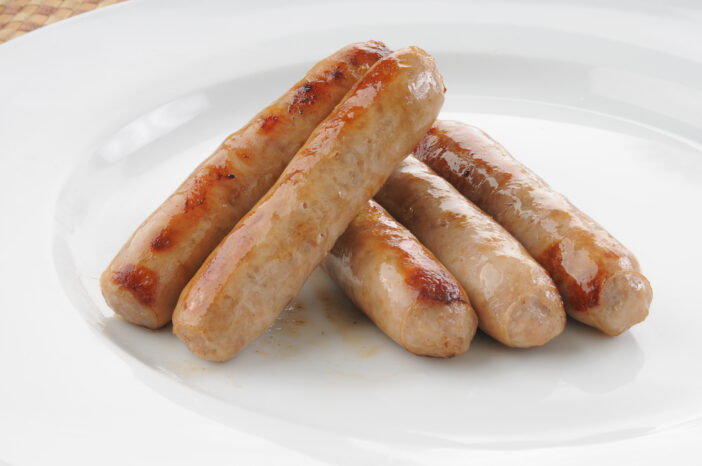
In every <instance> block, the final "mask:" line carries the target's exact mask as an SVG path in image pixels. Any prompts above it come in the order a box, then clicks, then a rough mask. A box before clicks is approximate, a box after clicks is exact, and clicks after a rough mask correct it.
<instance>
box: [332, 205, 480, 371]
mask: <svg viewBox="0 0 702 466" xmlns="http://www.w3.org/2000/svg"><path fill="white" fill-rule="evenodd" d="M322 267H323V268H324V270H325V271H326V272H327V273H328V274H329V276H330V277H332V279H333V280H334V281H335V282H336V283H337V284H338V285H339V286H340V287H341V288H342V289H343V290H344V292H345V293H346V295H347V296H348V297H349V298H350V299H351V300H352V301H353V302H354V303H355V304H356V305H357V306H358V307H359V308H360V309H361V310H363V312H365V313H366V315H367V316H368V317H370V319H371V320H372V321H373V322H375V323H376V325H378V327H380V329H381V330H382V331H383V332H385V333H386V334H387V335H388V336H389V337H390V338H392V339H393V340H395V341H396V342H397V343H399V344H400V345H402V346H403V347H404V348H405V349H407V351H410V352H412V353H414V354H418V355H420V356H435V357H444V358H445V357H451V356H455V355H458V354H462V353H465V352H466V351H467V350H468V347H469V345H470V342H471V340H472V339H473V336H474V335H475V331H476V328H477V326H478V319H477V318H476V316H475V312H474V311H473V308H472V307H471V305H470V302H469V300H468V296H466V294H465V291H463V288H461V285H459V284H458V282H457V281H456V279H455V278H454V277H453V276H452V275H451V273H450V272H449V271H448V270H446V267H444V266H443V265H442V264H441V263H440V262H439V261H438V260H437V259H436V257H434V255H433V254H432V253H431V252H429V250H427V249H426V248H425V247H424V246H422V244H421V243H420V242H419V241H418V240H417V238H415V237H414V236H413V235H412V233H410V232H409V231H408V230H407V229H406V228H405V227H403V226H402V225H400V224H399V223H397V221H395V219H394V218H392V217H391V216H390V214H388V213H387V212H386V211H385V209H383V208H382V207H381V206H380V205H378V204H377V203H376V202H375V201H368V205H367V206H366V207H365V208H364V209H363V210H362V211H361V212H360V213H359V214H358V215H357V216H356V218H354V219H353V221H352V222H351V224H350V225H349V227H348V228H347V229H346V231H345V232H344V234H343V235H341V237H340V238H339V239H338V240H337V242H336V244H335V245H334V248H333V249H332V250H331V252H330V253H329V255H328V256H327V257H326V258H325V259H324V262H322Z"/></svg>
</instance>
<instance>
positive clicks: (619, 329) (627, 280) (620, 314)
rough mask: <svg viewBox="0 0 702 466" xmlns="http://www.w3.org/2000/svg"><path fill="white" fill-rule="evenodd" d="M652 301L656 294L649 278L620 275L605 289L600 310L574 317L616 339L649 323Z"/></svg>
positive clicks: (625, 272)
mask: <svg viewBox="0 0 702 466" xmlns="http://www.w3.org/2000/svg"><path fill="white" fill-rule="evenodd" d="M652 300H653V290H652V288H651V284H650V283H649V281H648V280H647V279H646V277H644V276H643V275H642V274H640V273H639V272H635V271H633V270H626V271H620V272H617V273H615V274H614V275H612V276H611V277H609V278H607V280H606V281H605V282H604V284H603V285H602V289H601V291H600V303H599V305H598V306H596V307H593V308H590V309H588V310H587V312H578V311H575V310H572V309H571V310H570V315H571V316H572V317H573V318H575V319H577V320H579V321H581V322H583V323H585V324H588V325H592V326H594V327H596V328H598V329H600V330H601V331H602V332H604V333H606V334H607V335H610V336H616V335H619V334H620V333H623V332H625V331H626V330H627V329H629V328H630V327H631V326H633V325H635V324H638V323H639V322H642V321H643V320H644V319H646V317H647V316H648V310H649V307H650V306H651V301H652Z"/></svg>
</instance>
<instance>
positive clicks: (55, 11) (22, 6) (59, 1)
mask: <svg viewBox="0 0 702 466" xmlns="http://www.w3.org/2000/svg"><path fill="white" fill-rule="evenodd" d="M123 1H124V0H0V44H2V43H3V42H6V41H8V40H10V39H14V38H15V37H18V36H21V35H22V34H26V33H28V32H30V31H33V30H35V29H37V28H40V27H42V26H46V25H47V24H51V23H55V22H56V21H60V20H62V19H65V18H68V17H70V16H75V15H79V14H81V13H85V12H86V11H90V10H94V9H96V8H100V7H103V6H107V5H113V4H115V3H119V2H123Z"/></svg>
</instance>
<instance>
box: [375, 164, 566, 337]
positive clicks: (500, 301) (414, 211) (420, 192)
mask: <svg viewBox="0 0 702 466" xmlns="http://www.w3.org/2000/svg"><path fill="white" fill-rule="evenodd" d="M376 199H377V200H378V202H380V203H381V204H382V205H383V206H384V207H385V208H386V209H388V211H389V212H390V213H391V214H392V215H393V217H395V218H396V219H397V220H398V221H400V222H401V223H402V224H403V225H405V226H406V227H407V228H409V230H410V231H411V232H412V233H414V234H415V235H416V236H417V238H419V240H420V241H421V242H422V244H424V245H425V246H426V247H427V248H429V250H431V251H432V252H433V253H434V254H436V257H438V258H439V260H440V261H441V262H442V263H443V264H444V265H445V266H446V268H447V269H448V270H449V271H451V273H452V274H453V275H454V276H455V277H456V279H458V281H459V282H460V283H461V285H463V287H464V288H465V290H466V292H467V293H468V297H469V298H470V302H471V304H472V305H473V307H474V308H475V312H476V313H477V314H478V322H479V324H480V328H481V329H482V330H483V331H484V332H485V333H487V334H488V335H490V336H492V337H493V338H495V339H497V340H499V341H500V342H502V343H504V344H505V345H508V346H514V347H519V348H526V347H530V346H538V345H543V344H544V343H546V342H548V341H550V340H551V339H553V338H555V337H556V336H557V335H559V334H560V333H561V332H562V331H563V328H564V326H565V321H566V316H565V312H564V310H563V304H562V302H561V298H560V296H559V295H558V290H557V289H556V286H555V285H554V284H553V282H552V281H551V278H549V276H548V274H546V271H544V269H543V268H541V266H540V265H539V264H537V263H536V261H534V259H532V258H531V256H529V254H528V253H527V252H526V251H525V250H524V248H523V247H522V246H521V245H520V244H519V242H517V240H516V239H514V238H513V237H512V236H511V235H510V234H509V233H508V232H507V231H505V229H504V228H502V227H501V226H500V225H499V224H497V222H495V221H494V220H493V219H491V218H490V217H489V216H488V215H485V214H484V213H483V212H482V211H481V210H480V209H478V208H477V207H476V206H475V205H473V204H472V203H471V202H470V201H469V200H467V199H466V198H465V197H463V196H462V195H461V193H459V192H458V191H456V190H455V189H454V187H453V186H451V185H450V184H449V183H448V182H447V181H446V180H444V179H443V178H441V177H440V176H438V175H437V174H436V173H434V172H433V171H432V170H431V169H430V168H429V167H427V166H426V165H424V164H423V163H422V162H420V161H418V160H417V159H416V158H414V157H411V156H410V157H407V158H406V159H405V160H403V161H402V163H401V164H400V165H399V167H397V169H396V170H395V172H393V174H392V175H391V176H390V178H389V179H388V181H387V183H385V185H384V186H383V188H382V189H381V190H380V191H379V192H378V194H377V195H376Z"/></svg>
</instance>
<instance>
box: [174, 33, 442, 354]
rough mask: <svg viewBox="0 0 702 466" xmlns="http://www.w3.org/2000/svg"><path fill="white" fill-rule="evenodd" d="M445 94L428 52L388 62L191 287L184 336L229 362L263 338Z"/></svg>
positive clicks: (196, 348) (179, 316)
mask: <svg viewBox="0 0 702 466" xmlns="http://www.w3.org/2000/svg"><path fill="white" fill-rule="evenodd" d="M443 93H444V88H443V83H442V80H441V77H440V75H439V73H438V71H437V69H436V66H435V64H434V60H433V59H432V58H431V57H430V56H429V55H427V54H426V52H424V51H422V50H421V49H418V48H415V47H410V48H406V49H403V50H400V51H397V52H395V53H393V54H392V55H389V56H388V57H385V58H383V59H381V60H380V61H378V62H377V63H376V64H375V65H374V66H373V67H372V68H371V69H370V70H369V71H368V73H367V74H366V75H365V76H364V77H363V78H362V79H361V80H360V81H359V83H358V84H357V85H356V87H354V88H353V89H352V90H351V91H349V93H348V94H347V96H346V98H345V99H344V100H343V101H342V102H341V103H340V104H339V105H338V106H337V107H336V109H334V111H333V112H332V113H331V115H330V116H329V117H328V118H327V119H326V120H324V121H323V122H322V123H321V124H320V125H319V126H318V127H317V128H316V129H315V130H314V132H313V133H312V135H311V136H310V138H309V140H308V141H307V142H306V143H305V145H304V146H303V147H302V148H301V149H300V151H299V152H298V153H297V154H296V155H295V157H294V158H293V160H292V161H291V162H290V164H289V165H288V166H287V167H286V169H285V171H284V172H283V174H282V175H281V177H280V178H279V179H278V181H277V182H276V184H275V185H274V186H273V187H272V188H271V190H270V191H268V193H266V195H265V196H264V197H263V199H261V200H260V201H259V202H258V203H257V204H256V206H255V207H254V208H253V209H252V210H251V211H250V212H249V213H248V214H247V215H246V216H245V217H244V218H243V219H242V220H241V221H240V222H239V223H238V224H237V226H236V227H235V228H234V229H233V230H232V232H231V233H230V234H229V235H228V236H227V237H226V238H225V239H224V240H223V241H222V243H221V244H220V245H219V246H218V247H217V248H216V249H215V250H214V251H213V253H212V254H211V255H210V257H208V259H207V261H206V262H205V263H204V264H203V266H202V267H201V268H200V270H199V271H198V272H197V274H196V275H195V277H193V279H192V280H191V281H190V282H189V283H188V285H187V286H186V288H185V289H184V290H183V293H182V294H181V297H180V300H179V301H178V305H177V307H176V310H175V313H174V315H173V331H174V332H175V334H176V335H178V337H179V338H180V339H181V340H183V342H184V343H185V344H186V345H187V346H188V347H189V348H190V349H191V350H192V351H193V352H194V353H195V354H197V355H199V356H201V357H203V358H206V359H211V360H218V361H223V360H226V359H229V358H230V357H232V356H234V355H235V354H237V353H238V352H239V351H240V350H241V349H242V348H243V347H245V346H246V345H247V344H248V343H250V342H251V341H253V340H254V339H255V338H257V337H258V336H259V335H260V334H261V333H263V332H264V331H265V330H266V328H268V327H269V326H270V324H271V323H272V322H273V321H274V320H275V319H276V317H278V315H279V314H280V312H281V311H282V310H283V308H284V307H285V305H286V303H287V302H288V301H290V300H291V299H292V298H293V297H294V296H295V294H296V293H297V292H298V291H299V290H300V288H301V287H302V285H303V284H304V282H305V280H306V279H307V276H308V275H309V274H310V272H312V270H313V269H314V267H316V266H317V265H318V264H319V263H320V262H321V261H322V260H323V259H324V256H326V254H327V253H328V252H329V250H331V248H332V246H333V245H334V243H335V242H336V240H337V239H338V238H339V236H341V234H342V233H343V232H344V230H345V229H346V227H347V226H348V225H349V223H351V220H353V218H354V217H355V216H356V214H357V213H358V212H359V211H360V210H361V208H362V207H363V206H364V205H365V203H366V202H367V201H368V200H369V199H370V198H371V197H372V196H373V195H374V194H375V192H376V191H377V190H378V189H379V188H380V186H381V185H382V184H383V183H384V182H385V180H386V179H387V177H388V176H389V175H390V173H391V172H392V170H393V169H394V168H395V166H396V165H397V163H398V162H399V161H400V160H402V158H404V157H405V154H407V152H408V151H410V150H411V149H412V147H414V145H415V144H416V143H417V142H418V141H419V139H421V137H422V136H423V134H424V133H425V132H426V131H427V130H428V129H429V127H430V126H431V123H432V122H433V120H434V119H435V118H436V115H437V114H438V112H439V109H440V108H441V104H442V103H443V100H444V99H443Z"/></svg>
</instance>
